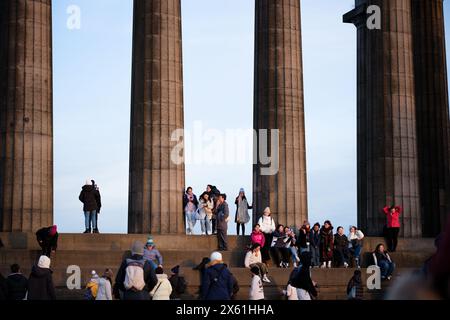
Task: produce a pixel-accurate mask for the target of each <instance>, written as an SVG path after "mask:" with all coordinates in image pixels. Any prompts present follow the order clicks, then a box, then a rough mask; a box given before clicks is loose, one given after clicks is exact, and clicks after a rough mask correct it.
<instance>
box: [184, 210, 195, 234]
mask: <svg viewBox="0 0 450 320" xmlns="http://www.w3.org/2000/svg"><path fill="white" fill-rule="evenodd" d="M186 219H187V233H188V234H190V233H193V232H194V227H195V224H196V223H197V219H196V213H195V211H192V212H189V211H186Z"/></svg>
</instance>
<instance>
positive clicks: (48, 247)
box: [36, 225, 58, 258]
mask: <svg viewBox="0 0 450 320" xmlns="http://www.w3.org/2000/svg"><path fill="white" fill-rule="evenodd" d="M36 240H37V242H38V243H39V246H40V247H41V248H42V254H43V255H46V256H47V257H49V258H50V255H51V253H52V252H55V251H56V249H57V248H58V231H57V226H56V225H54V226H51V227H46V228H42V229H39V230H38V231H37V232H36Z"/></svg>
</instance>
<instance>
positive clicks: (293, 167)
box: [253, 0, 308, 227]
mask: <svg viewBox="0 0 450 320" xmlns="http://www.w3.org/2000/svg"><path fill="white" fill-rule="evenodd" d="M255 2H256V32H255V37H256V44H255V59H256V61H255V92H254V129H255V130H257V131H259V130H260V129H269V130H272V129H278V130H279V150H270V152H269V155H270V154H271V155H272V156H273V155H274V154H275V153H278V155H279V171H278V173H277V174H275V175H262V174H261V169H262V168H263V167H265V165H263V164H261V162H259V161H258V164H256V165H254V167H253V201H254V206H255V207H254V209H253V219H254V222H256V219H257V218H259V216H260V215H261V214H262V211H263V210H264V208H265V207H270V208H271V210H272V212H273V217H274V219H275V221H277V222H278V223H282V224H284V225H288V226H293V225H295V226H297V227H298V226H301V224H302V223H303V221H304V220H306V219H307V217H308V207H307V189H306V147H305V119H304V98H303V65H302V36H301V17H300V0H256V1H255ZM269 136H270V134H269ZM269 144H270V140H269ZM258 153H259V143H258Z"/></svg>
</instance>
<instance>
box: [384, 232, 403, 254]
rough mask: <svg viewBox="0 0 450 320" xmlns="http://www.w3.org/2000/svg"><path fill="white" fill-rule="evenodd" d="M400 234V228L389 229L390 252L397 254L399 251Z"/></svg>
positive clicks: (387, 238)
mask: <svg viewBox="0 0 450 320" xmlns="http://www.w3.org/2000/svg"><path fill="white" fill-rule="evenodd" d="M399 232H400V228H387V237H386V242H387V247H388V251H390V252H395V250H397V243H398V233H399Z"/></svg>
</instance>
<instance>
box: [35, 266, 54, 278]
mask: <svg viewBox="0 0 450 320" xmlns="http://www.w3.org/2000/svg"><path fill="white" fill-rule="evenodd" d="M51 273H52V271H51V270H50V269H48V268H40V267H38V266H33V268H32V269H31V275H33V276H34V277H36V278H44V277H46V276H48V275H49V274H51Z"/></svg>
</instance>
